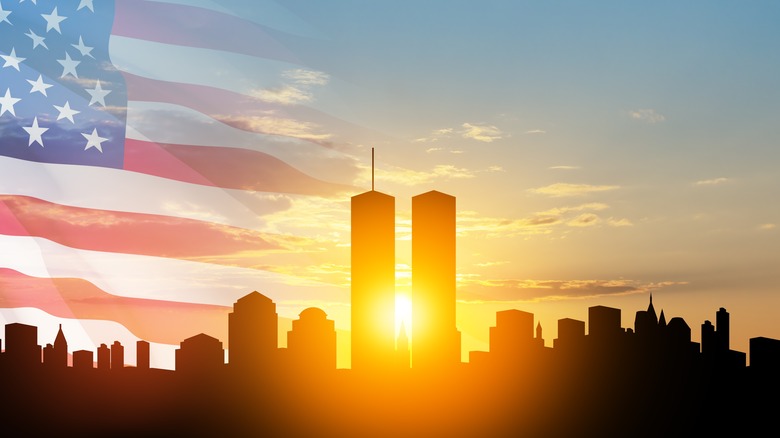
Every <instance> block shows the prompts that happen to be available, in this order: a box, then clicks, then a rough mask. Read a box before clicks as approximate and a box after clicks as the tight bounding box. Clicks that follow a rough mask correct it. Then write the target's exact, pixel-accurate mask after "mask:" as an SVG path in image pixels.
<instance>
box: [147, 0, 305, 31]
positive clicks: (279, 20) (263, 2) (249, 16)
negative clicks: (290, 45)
mask: <svg viewBox="0 0 780 438" xmlns="http://www.w3.org/2000/svg"><path fill="white" fill-rule="evenodd" d="M160 3H171V4H179V5H185V6H195V7H199V8H203V9H210V10H212V11H217V12H221V13H223V14H228V15H233V16H236V17H239V18H243V19H245V20H249V21H253V22H255V23H257V24H260V25H262V26H265V27H268V28H271V29H276V30H279V31H282V32H285V33H289V34H292V35H298V36H304V37H317V36H319V35H320V33H319V32H317V31H316V30H315V29H314V28H312V27H311V25H309V24H308V23H306V22H305V21H304V20H302V19H301V18H300V17H298V16H297V15H295V14H293V13H292V12H290V11H289V10H287V9H285V8H283V7H282V6H280V5H279V4H277V3H276V2H275V1H273V0H252V1H246V0H239V1H232V2H231V1H227V2H226V1H224V0H223V1H220V2H215V1H212V0H164V1H160Z"/></svg>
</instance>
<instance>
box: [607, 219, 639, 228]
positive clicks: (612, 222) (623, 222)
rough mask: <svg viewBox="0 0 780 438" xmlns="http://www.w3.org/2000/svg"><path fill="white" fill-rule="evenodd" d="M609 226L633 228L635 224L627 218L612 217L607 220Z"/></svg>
mask: <svg viewBox="0 0 780 438" xmlns="http://www.w3.org/2000/svg"><path fill="white" fill-rule="evenodd" d="M607 224H609V226H610V227H633V226H634V223H633V222H631V221H630V220H628V219H626V218H622V219H615V218H612V217H611V218H609V219H607Z"/></svg>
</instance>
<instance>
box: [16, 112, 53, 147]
mask: <svg viewBox="0 0 780 438" xmlns="http://www.w3.org/2000/svg"><path fill="white" fill-rule="evenodd" d="M22 128H24V130H25V131H27V133H28V134H29V135H30V141H29V142H28V143H27V146H28V147H30V146H32V144H33V143H38V144H39V145H41V147H43V138H41V136H42V135H43V133H44V132H46V131H48V130H49V128H42V127H40V126H38V117H35V118H34V119H33V123H32V126H22Z"/></svg>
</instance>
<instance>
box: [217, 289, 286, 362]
mask: <svg viewBox="0 0 780 438" xmlns="http://www.w3.org/2000/svg"><path fill="white" fill-rule="evenodd" d="M278 336H279V315H278V314H277V313H276V303H274V302H273V301H272V300H271V299H270V298H268V297H267V296H265V295H263V294H261V293H260V292H257V291H253V292H251V293H249V294H247V295H245V296H243V297H241V298H239V299H238V300H237V301H236V302H235V303H234V304H233V311H232V312H231V313H230V314H228V363H229V364H230V366H231V367H233V368H236V369H240V370H243V371H246V372H249V371H257V370H261V369H268V368H270V367H273V366H275V365H276V361H277V347H278V345H279V341H278Z"/></svg>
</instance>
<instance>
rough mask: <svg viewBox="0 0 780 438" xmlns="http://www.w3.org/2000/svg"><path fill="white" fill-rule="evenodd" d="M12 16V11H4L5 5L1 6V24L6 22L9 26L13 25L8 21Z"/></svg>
mask: <svg viewBox="0 0 780 438" xmlns="http://www.w3.org/2000/svg"><path fill="white" fill-rule="evenodd" d="M9 15H11V11H4V10H3V5H0V23H2V22H6V23H8V24H11V22H10V21H8V16H9Z"/></svg>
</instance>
